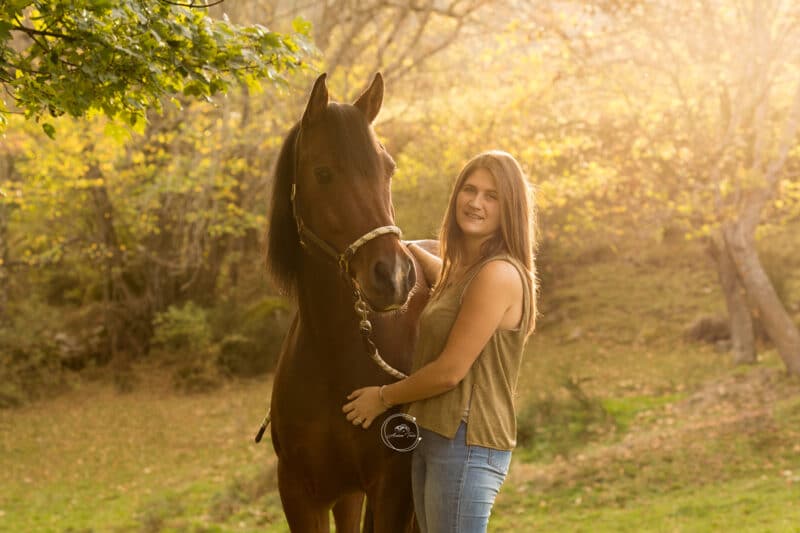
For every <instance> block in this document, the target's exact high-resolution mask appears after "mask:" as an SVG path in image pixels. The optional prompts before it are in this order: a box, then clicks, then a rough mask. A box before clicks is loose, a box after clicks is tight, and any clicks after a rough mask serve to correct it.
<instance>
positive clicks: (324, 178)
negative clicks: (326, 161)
mask: <svg viewBox="0 0 800 533" xmlns="http://www.w3.org/2000/svg"><path fill="white" fill-rule="evenodd" d="M314 177H315V178H317V183H319V184H320V185H327V184H328V183H330V182H331V180H332V179H333V172H331V169H329V168H328V167H318V168H315V169H314Z"/></svg>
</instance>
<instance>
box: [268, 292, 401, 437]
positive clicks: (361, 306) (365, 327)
mask: <svg viewBox="0 0 800 533" xmlns="http://www.w3.org/2000/svg"><path fill="white" fill-rule="evenodd" d="M350 283H351V285H352V286H353V296H354V297H355V304H353V308H354V309H355V312H356V315H358V317H359V319H360V320H359V322H358V331H359V332H361V338H362V340H363V341H364V346H365V347H366V349H367V353H368V354H369V356H370V358H371V359H372V360H373V361H374V362H375V364H376V365H378V366H379V367H380V368H381V370H383V371H384V372H386V373H387V374H389V375H390V376H392V377H394V378H397V379H405V378H407V377H408V375H407V374H403V373H402V372H400V371H399V370H397V369H396V368H394V367H393V366H391V365H390V364H389V363H387V362H386V361H385V360H384V359H383V357H381V353H380V351H379V350H378V346H377V345H376V344H375V342H374V341H373V340H372V337H371V335H372V322H370V320H369V306H368V305H367V302H365V301H364V298H363V297H362V296H361V289H360V288H359V287H358V283H356V281H355V280H353V279H352V278H351V279H350ZM271 415H272V411H271V409H270V408H269V407H268V408H267V414H266V415H264V420H262V421H261V426H260V427H259V428H258V433H256V438H255V441H256V443H259V442H261V438H262V437H263V436H264V432H265V431H266V430H267V427H269V423H270V421H271V420H272V417H271Z"/></svg>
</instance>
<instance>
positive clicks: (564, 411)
mask: <svg viewBox="0 0 800 533" xmlns="http://www.w3.org/2000/svg"><path fill="white" fill-rule="evenodd" d="M583 381H584V380H581V379H578V378H575V377H574V376H568V377H565V378H564V379H563V380H562V384H561V388H562V390H563V392H565V393H566V394H562V395H560V396H558V395H554V394H548V395H546V396H544V397H542V398H540V399H538V400H536V401H533V402H530V403H528V404H527V405H525V406H524V407H523V408H522V409H521V410H520V412H519V413H518V416H517V443H518V444H519V446H520V447H522V448H524V449H525V450H526V452H527V453H526V454H525V455H527V456H528V458H530V459H534V460H536V459H541V458H549V457H552V456H555V455H565V454H567V453H569V452H570V451H572V450H574V449H576V448H579V447H582V446H584V445H585V444H587V443H588V442H590V441H592V440H595V439H597V438H598V437H600V436H602V435H605V434H607V433H608V432H610V431H613V430H614V429H615V423H614V419H613V417H612V416H611V415H609V413H608V412H607V411H606V409H605V408H604V407H603V404H602V403H601V401H600V400H599V399H598V398H593V397H590V396H589V395H588V394H587V393H586V391H585V390H584V389H583V387H582V382H583Z"/></svg>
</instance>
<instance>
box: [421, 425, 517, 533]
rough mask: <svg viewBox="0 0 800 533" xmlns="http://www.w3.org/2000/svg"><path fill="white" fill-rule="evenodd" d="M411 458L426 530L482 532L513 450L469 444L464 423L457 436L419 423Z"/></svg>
mask: <svg viewBox="0 0 800 533" xmlns="http://www.w3.org/2000/svg"><path fill="white" fill-rule="evenodd" d="M420 432H421V435H422V441H421V442H420V443H419V446H418V447H417V448H416V449H415V450H414V452H413V453H414V456H413V458H412V461H411V485H412V488H413V491H414V511H415V512H416V515H417V521H418V522H419V527H420V531H421V533H482V532H485V531H486V526H487V525H488V524H489V515H490V514H491V511H492V505H494V499H495V497H496V496H497V493H498V492H499V491H500V486H501V485H502V484H503V481H504V480H505V478H506V474H507V473H508V467H509V464H510V463H511V451H501V450H494V449H492V448H484V447H482V446H467V444H466V433H467V425H466V424H465V423H464V422H462V423H461V425H460V426H459V428H458V431H457V432H456V436H455V438H454V439H453V440H450V439H447V438H445V437H442V436H441V435H439V434H438V433H434V432H432V431H428V430H426V429H424V428H420Z"/></svg>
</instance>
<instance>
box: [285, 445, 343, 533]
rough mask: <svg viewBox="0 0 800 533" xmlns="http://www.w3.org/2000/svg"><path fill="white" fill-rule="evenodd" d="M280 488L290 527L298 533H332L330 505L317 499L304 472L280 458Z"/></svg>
mask: <svg viewBox="0 0 800 533" xmlns="http://www.w3.org/2000/svg"><path fill="white" fill-rule="evenodd" d="M278 490H279V492H280V495H281V504H283V513H284V515H286V521H287V522H288V523H289V529H290V530H291V531H292V532H297V533H330V528H331V525H330V515H329V506H328V505H325V504H320V503H319V502H317V501H315V500H314V498H313V496H312V494H310V493H309V491H308V489H307V485H306V484H305V483H304V478H303V474H302V473H301V472H297V471H294V470H291V469H289V468H287V466H286V465H285V463H284V461H281V460H280V459H279V460H278Z"/></svg>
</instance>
